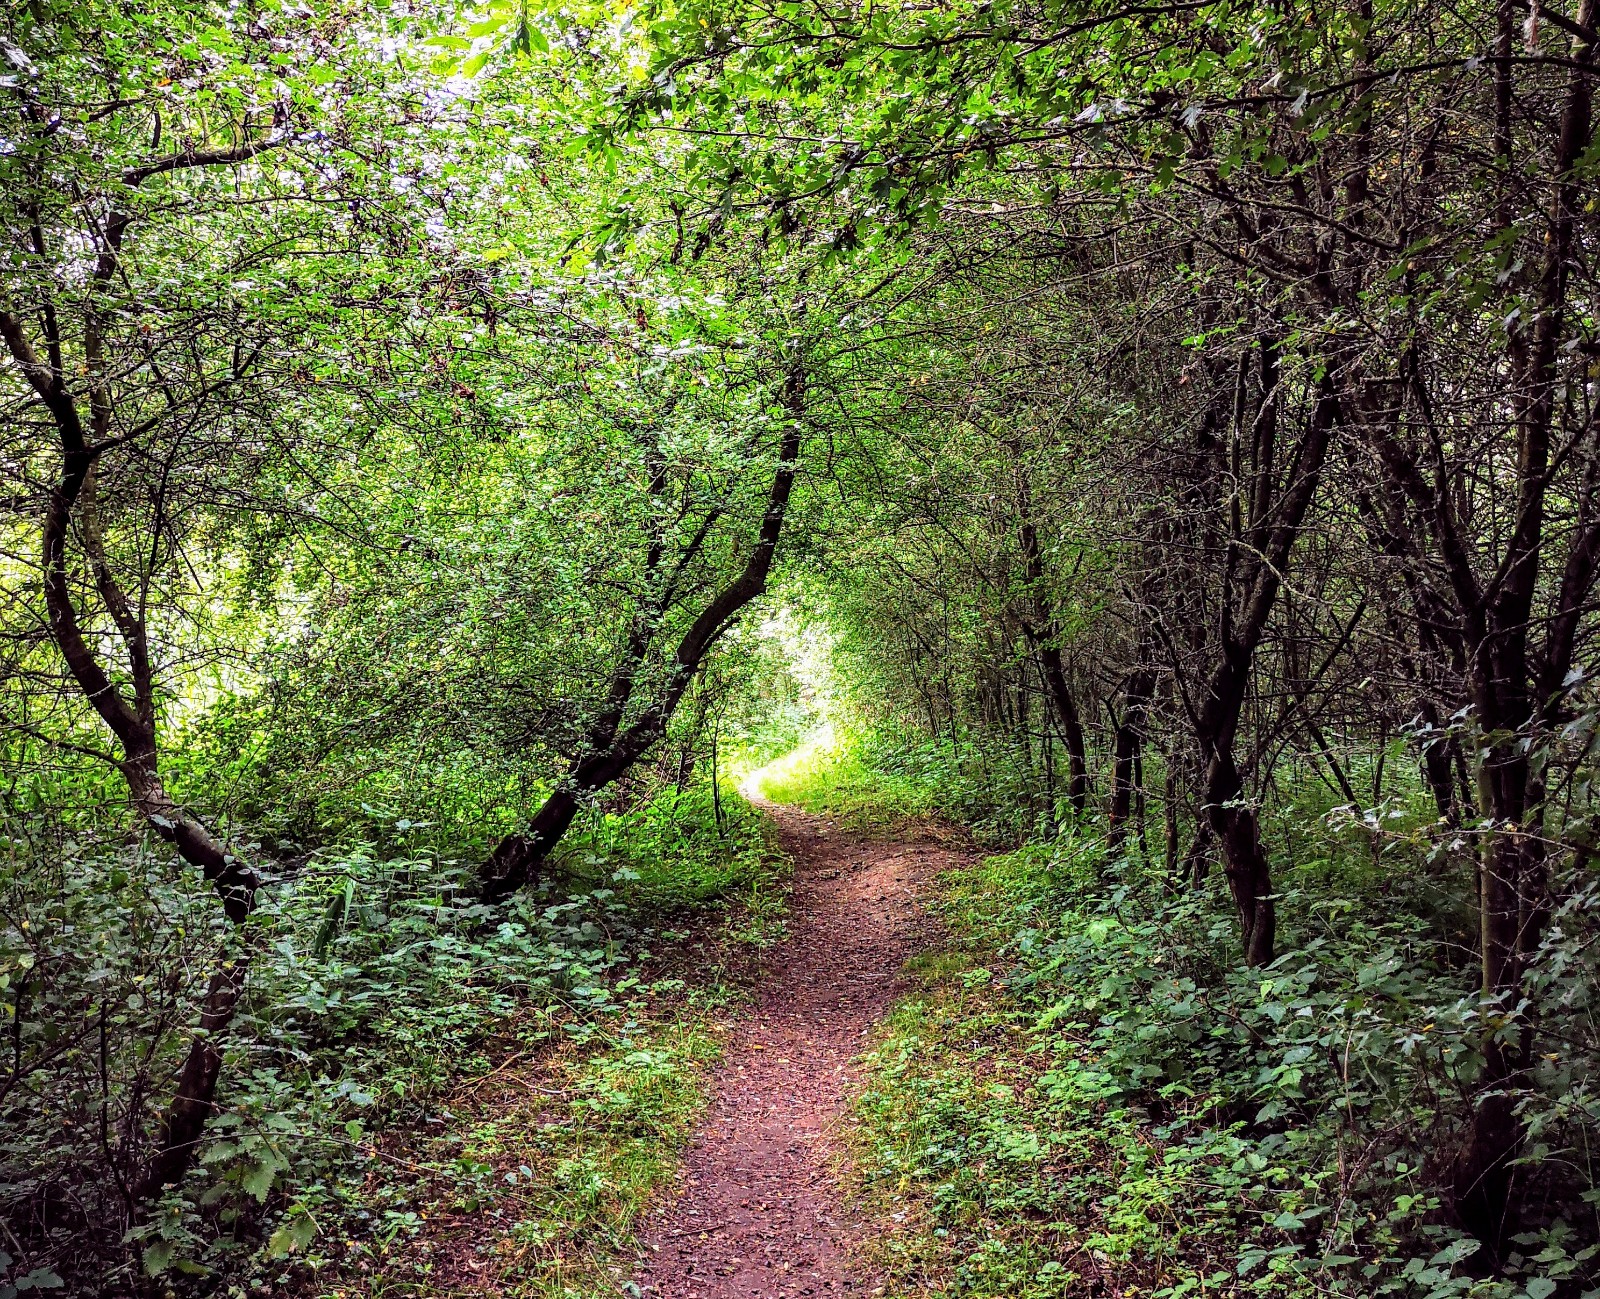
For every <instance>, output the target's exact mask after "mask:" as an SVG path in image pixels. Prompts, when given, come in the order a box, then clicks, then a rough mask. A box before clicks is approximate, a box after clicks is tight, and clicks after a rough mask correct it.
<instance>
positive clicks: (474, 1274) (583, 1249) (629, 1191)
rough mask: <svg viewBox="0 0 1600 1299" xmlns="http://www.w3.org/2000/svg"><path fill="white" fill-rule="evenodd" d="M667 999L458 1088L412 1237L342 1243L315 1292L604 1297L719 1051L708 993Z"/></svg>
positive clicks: (327, 1297) (328, 1297) (673, 1160)
mask: <svg viewBox="0 0 1600 1299" xmlns="http://www.w3.org/2000/svg"><path fill="white" fill-rule="evenodd" d="M678 1000H679V1004H678V1005H676V1006H675V1007H673V1008H670V1009H665V1008H664V1009H663V1010H660V1011H656V1012H651V1011H649V1010H646V1011H644V1012H643V1013H642V1014H641V1015H640V1017H638V1018H633V1019H630V1020H629V1021H628V1022H627V1023H625V1024H623V1025H621V1026H619V1028H618V1030H617V1031H616V1032H615V1033H614V1034H608V1035H607V1036H606V1038H605V1039H603V1040H601V1039H596V1040H593V1041H591V1042H589V1043H587V1044H583V1045H581V1046H579V1045H572V1044H569V1045H568V1046H567V1047H565V1048H564V1049H563V1050H561V1051H559V1052H557V1053H556V1054H555V1055H554V1056H552V1057H547V1058H545V1059H542V1060H538V1061H536V1062H535V1063H534V1064H533V1065H532V1066H530V1067H528V1068H522V1069H518V1068H511V1069H502V1070H500V1071H497V1072H496V1073H494V1074H493V1075H487V1076H485V1078H484V1079H482V1080H481V1081H480V1083H479V1084H477V1085H476V1086H474V1085H470V1084H469V1085H468V1086H467V1087H464V1088H462V1089H461V1090H460V1091H459V1092H458V1094H457V1099H456V1100H455V1102H454V1104H453V1105H452V1107H451V1115H452V1118H453V1120H454V1122H453V1124H452V1126H453V1128H454V1129H455V1130H454V1131H453V1132H452V1133H451V1134H450V1135H448V1136H441V1137H439V1138H437V1139H435V1140H434V1142H432V1143H431V1145H432V1148H431V1149H430V1150H429V1151H428V1163H429V1164H431V1165H432V1166H433V1167H434V1168H436V1169H437V1170H438V1172H437V1173H435V1175H434V1176H433V1177H432V1178H430V1179H429V1180H428V1182H427V1184H426V1187H425V1190H424V1192H423V1194H422V1195H420V1196H419V1197H418V1201H417V1203H418V1207H417V1208H416V1209H415V1210H414V1211H413V1214H414V1219H415V1221H414V1222H408V1223H406V1224H404V1226H405V1227H408V1228H410V1230H405V1231H402V1232H399V1233H396V1235H395V1237H394V1238H393V1239H390V1240H389V1241H387V1242H385V1241H384V1240H383V1239H382V1237H381V1235H380V1236H379V1238H378V1239H377V1240H376V1241H371V1242H368V1243H365V1244H359V1245H356V1246H355V1247H354V1248H353V1249H349V1250H347V1251H346V1252H345V1254H344V1256H343V1257H342V1258H341V1259H340V1260H339V1263H338V1266H337V1268H336V1269H334V1271H335V1273H336V1279H334V1280H332V1281H331V1283H329V1284H325V1285H323V1286H320V1287H318V1288H317V1289H316V1290H314V1291H313V1293H315V1294H317V1295H319V1296H321V1297H322V1299H353V1297H354V1296H372V1297H373V1299H376V1297H377V1296H380V1295H389V1296H399V1295H407V1296H421V1295H435V1294H439V1293H443V1292H449V1293H457V1294H496V1295H515V1296H519V1297H524V1299H578V1297H580V1296H581V1297H584V1299H588V1297H589V1296H599V1295H614V1294H616V1293H617V1292H618V1290H619V1288H620V1286H621V1284H622V1281H623V1279H624V1277H625V1274H626V1264H627V1259H628V1256H629V1255H630V1254H631V1251H632V1248H633V1246H634V1240H635V1236H634V1232H635V1228H636V1226H637V1223H638V1221H639V1218H640V1215H641V1214H642V1213H643V1212H644V1210H645V1207H646V1205H647V1204H648V1203H649V1202H650V1199H651V1197H652V1195H654V1194H655V1193H656V1192H657V1191H658V1189H659V1188H660V1187H661V1186H663V1185H664V1184H665V1183H667V1182H668V1181H670V1180H671V1178H672V1175H673V1173H674V1171H675V1170H676V1167H677V1161H678V1152H679V1150H680V1149H681V1147H682V1145H683V1143H684V1141H685V1140H686V1139H687V1136H688V1134H689V1132H690V1130H691V1128H692V1126H693V1123H694V1120H695V1119H696V1117H697V1116H698V1115H699V1113H700V1112H701V1110H702V1108H703V1107H704V1104H705V1096H706V1091H705V1078H706V1071H707V1068H708V1066H709V1065H711V1064H712V1063H713V1062H714V1061H715V1060H716V1059H717V1058H718V1056H719V1055H720V1052H721V1036H722V1035H721V1027H720V1015H719V1011H720V1010H721V1009H722V1006H723V1005H724V1004H725V1002H724V1001H722V1000H720V999H708V998H690V999H688V1000H684V999H681V998H680V999H678Z"/></svg>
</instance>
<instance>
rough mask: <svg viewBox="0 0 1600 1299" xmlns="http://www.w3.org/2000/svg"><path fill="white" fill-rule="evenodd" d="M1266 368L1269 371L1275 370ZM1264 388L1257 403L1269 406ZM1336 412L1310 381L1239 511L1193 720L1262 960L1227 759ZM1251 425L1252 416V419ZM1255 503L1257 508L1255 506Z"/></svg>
mask: <svg viewBox="0 0 1600 1299" xmlns="http://www.w3.org/2000/svg"><path fill="white" fill-rule="evenodd" d="M1272 373H1273V374H1274V375H1275V374H1276V370H1275V369H1274V370H1273V371H1272ZM1275 401H1276V398H1275V397H1271V396H1269V397H1268V399H1267V400H1266V401H1264V402H1263V408H1264V409H1265V408H1266V406H1268V405H1273V404H1275ZM1338 419H1339V400H1338V397H1337V396H1336V394H1335V392H1334V388H1333V381H1332V378H1331V376H1329V375H1327V374H1324V376H1323V377H1322V379H1321V381H1320V382H1319V384H1318V388H1317V396H1316V401H1315V405H1314V407H1313V409H1312V411H1311V414H1310V418H1309V419H1308V421H1307V424H1306V429H1305V432H1304V434H1303V435H1302V436H1301V438H1300V441H1299V446H1298V448H1297V451H1296V455H1295V460H1294V464H1293V465H1292V466H1291V468H1290V471H1289V475H1288V478H1287V480H1286V482H1285V483H1284V485H1283V488H1282V490H1281V492H1277V493H1272V492H1270V491H1268V492H1264V493H1263V492H1261V490H1260V489H1259V488H1258V494H1257V496H1256V503H1255V504H1254V505H1252V513H1251V518H1250V519H1249V521H1248V524H1247V525H1246V523H1245V522H1244V520H1242V519H1240V521H1239V524H1238V526H1237V527H1236V528H1235V532H1236V534H1237V540H1236V541H1235V543H1234V544H1233V547H1232V549H1233V550H1234V551H1235V552H1236V553H1237V559H1236V560H1233V561H1230V564H1229V570H1230V573H1231V574H1233V575H1235V579H1234V580H1235V581H1236V582H1237V584H1238V587H1239V589H1240V590H1241V592H1242V599H1241V600H1240V603H1239V607H1238V608H1237V609H1235V608H1234V597H1233V596H1231V595H1229V594H1227V593H1226V592H1225V597H1224V601H1223V611H1224V619H1223V626H1222V628H1221V629H1220V632H1219V635H1218V640H1219V642H1220V649H1221V655H1220V659H1219V661H1218V663H1217V664H1216V666H1215V668H1214V669H1213V671H1212V673H1211V675H1210V678H1209V680H1208V681H1207V683H1206V690H1205V694H1204V696H1203V697H1202V699H1201V701H1200V704H1199V708H1198V711H1197V712H1196V714H1195V716H1194V718H1193V721H1194V729H1195V739H1196V740H1197V741H1198V743H1199V747H1200V753H1201V757H1202V760H1203V762H1204V763H1205V778H1204V779H1205V789H1204V799H1205V817H1206V823H1207V825H1208V826H1209V828H1210V830H1211V833H1212V834H1213V836H1214V837H1215V839H1216V842H1217V844H1218V846H1219V847H1220V848H1221V850H1222V858H1223V865H1224V867H1225V869H1226V872H1227V877H1228V887H1229V890H1230V891H1231V893H1232V894H1233V900H1234V905H1235V908H1236V909H1237V911H1238V915H1239V927H1240V933H1241V935H1242V938H1243V942H1244V953H1245V961H1246V963H1247V964H1250V965H1263V964H1266V963H1267V962H1269V961H1271V960H1272V958H1273V955H1274V947H1275V943H1276V934H1277V914H1276V906H1275V903H1274V900H1273V896H1272V872H1271V869H1270V866H1269V864H1268V861H1267V856H1266V851H1265V849H1264V847H1263V846H1262V843H1261V828H1260V823H1259V820H1258V818H1257V815H1256V810H1255V808H1254V807H1253V806H1251V805H1250V804H1249V803H1248V802H1247V801H1246V800H1245V789H1244V781H1243V778H1242V777H1241V774H1240V772H1239V768H1238V764H1237V761H1236V759H1235V757H1234V742H1235V738H1236V736H1237V733H1238V728H1239V719H1240V716H1241V714H1242V712H1243V709H1244V703H1245V698H1246V695H1247V694H1248V691H1249V684H1250V670H1251V666H1252V662H1253V659H1254V656H1255V651H1256V648H1257V647H1258V646H1259V645H1260V643H1261V638H1262V636H1263V634H1264V633H1265V632H1266V628H1267V620H1268V618H1269V617H1270V616H1271V613H1272V609H1273V606H1274V604H1275V603H1276V601H1277V598H1278V592H1279V588H1280V587H1281V585H1282V581H1283V574H1284V573H1285V571H1286V570H1287V567H1288V563H1289V558H1290V556H1291V554H1292V553H1293V550H1294V546H1295V543H1296V541H1297V540H1298V539H1299V535H1300V530H1301V528H1302V527H1303V525H1304V522H1305V518H1306V513H1307V511H1308V510H1309V509H1310V507H1311V502H1312V500H1313V498H1314V497H1315V495H1316V491H1317V485H1318V482H1319V481H1320V479H1321V475H1322V469H1323V465H1324V464H1325V463H1326V460H1327V455H1328V445H1329V442H1330V440H1331V437H1332V434H1333V430H1334V427H1335V425H1336V424H1337V422H1338ZM1257 423H1258V424H1259V423H1260V421H1259V419H1258V420H1257ZM1257 509H1259V510H1260V514H1259V515H1258V514H1257V513H1256V510H1257Z"/></svg>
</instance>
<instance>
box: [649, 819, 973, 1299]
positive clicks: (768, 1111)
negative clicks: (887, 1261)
mask: <svg viewBox="0 0 1600 1299" xmlns="http://www.w3.org/2000/svg"><path fill="white" fill-rule="evenodd" d="M766 810H767V811H768V812H769V814H770V815H771V816H772V817H773V819H774V820H775V821H776V822H777V825H778V831H779V835H780V838H781V840H782V842H783V846H784V848H785V849H786V850H787V851H788V852H789V854H790V855H791V856H792V857H793V859H794V862H795V881H794V893H793V897H792V899H791V906H790V917H789V936H788V938H787V939H786V940H785V941H784V943H783V944H782V945H781V946H779V947H778V948H777V949H775V951H774V952H773V953H772V954H771V955H770V957H769V960H768V963H767V966H768V974H767V977H766V979H765V980H764V981H763V982H762V983H761V984H760V986H759V987H758V989H757V991H756V994H755V1002H754V1006H753V1008H752V1009H751V1011H750V1012H749V1013H748V1014H747V1015H745V1016H743V1017H741V1019H740V1020H739V1022H738V1023H737V1024H736V1025H735V1026H734V1029H733V1032H732V1034H731V1036H730V1039H729V1041H728V1045H727V1051H726V1055H725V1057H724V1062H723V1064H722V1065H721V1066H720V1067H719V1069H718V1070H717V1072H716V1074H715V1076H714V1079H713V1088H714V1090H713V1098H712V1101H711V1104H710V1106H709V1108H708V1110H707V1112H706V1115H705V1117H704V1120H703V1122H702V1125H701V1128H700V1131H699V1133H698V1135H697V1136H696V1137H695V1139H694V1140H693V1142H692V1143H691V1145H690V1146H689V1149H688V1151H687V1152H686V1154H685V1158H684V1165H683V1169H682V1172H681V1175H680V1178H679V1184H678V1187H677V1194H676V1196H675V1197H674V1198H672V1199H671V1201H670V1202H669V1203H666V1204H664V1205H663V1206H662V1208H661V1209H660V1210H659V1211H658V1213H657V1214H656V1215H655V1216H654V1217H653V1218H652V1219H651V1220H649V1221H648V1222H647V1223H646V1224H645V1225H644V1228H643V1230H642V1232H641V1241H642V1245H643V1248H642V1251H641V1261H640V1264H639V1267H638V1270H637V1271H636V1273H635V1275H634V1281H635V1284H636V1285H637V1286H638V1287H639V1290H640V1292H641V1293H643V1294H644V1295H647V1296H650V1297H651V1299H735V1296H737V1299H801V1297H802V1296H820V1295H871V1294H873V1293H882V1290H881V1287H880V1286H879V1284H878V1281H877V1279H876V1278H875V1277H873V1276H872V1275H871V1273H870V1270H869V1269H868V1268H867V1267H866V1265H865V1263H864V1262H863V1260H862V1259H861V1256H860V1254H861V1251H860V1245H861V1243H862V1241H863V1237H864V1234H865V1228H864V1225H863V1224H862V1223H860V1222H858V1221H857V1220H856V1219H855V1218H854V1217H853V1215H852V1214H851V1212H850V1210H849V1208H848V1207H847V1206H846V1205H845V1203H844V1202H843V1200H842V1197H841V1195H840V1189H839V1175H840V1171H841V1168H842V1156H841V1154H840V1151H839V1148H838V1144H837V1141H836V1128H837V1126H838V1123H839V1121H840V1120H841V1118H842V1117H843V1115H844V1113H845V1110H846V1107H847V1105H848V1103H849V1099H850V1096H851V1094H852V1086H853V1083H854V1069H853V1061H854V1060H855V1058H856V1057H857V1056H858V1055H859V1054H860V1053H861V1050H862V1048H863V1046H864V1045H865V1039H866V1037H867V1035H868V1034H869V1033H870V1032H871V1030H872V1027H873V1025H874V1024H876V1023H877V1021H878V1020H879V1019H880V1018H881V1017H882V1016H883V1014H884V1013H885V1012H886V1011H887V1010H888V1008H889V1006H890V1004H891V1003H892V1002H893V1001H894V999H895V998H896V996H898V995H899V993H900V991H901V989H900V987H899V975H900V969H901V966H902V965H903V964H904V963H905V961H906V959H907V958H908V957H909V956H912V955H913V954H915V953H916V952H917V951H918V950H919V949H920V948H921V947H922V946H924V945H925V944H926V941H927V939H928V936H929V934H928V927H929V921H928V919H927V917H926V916H925V915H924V913H923V912H922V910H921V908H920V907H919V905H918V897H919V895H920V894H921V892H922V890H923V886H924V885H925V883H926V882H927V880H928V879H929V878H930V877H931V876H932V875H933V874H934V873H936V872H937V871H939V870H941V869H942V868H943V867H944V866H945V865H947V864H948V862H949V860H950V858H951V857H952V855H953V854H954V853H955V852H957V851H959V850H958V849H954V848H952V847H951V846H950V845H949V844H946V843H941V842H938V841H936V840H934V839H931V838H912V839H896V840H895V841H894V842H884V841H881V840H875V839H869V838H863V837H862V836H860V835H856V834H851V833H849V832H846V831H843V830H840V829H839V828H838V827H836V826H835V825H833V824H832V823H831V822H829V821H828V820H827V819H826V818H823V817H818V816H812V815H808V814H806V813H804V812H799V811H796V810H795V809H792V808H785V807H777V806H773V805H767V808H766Z"/></svg>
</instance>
